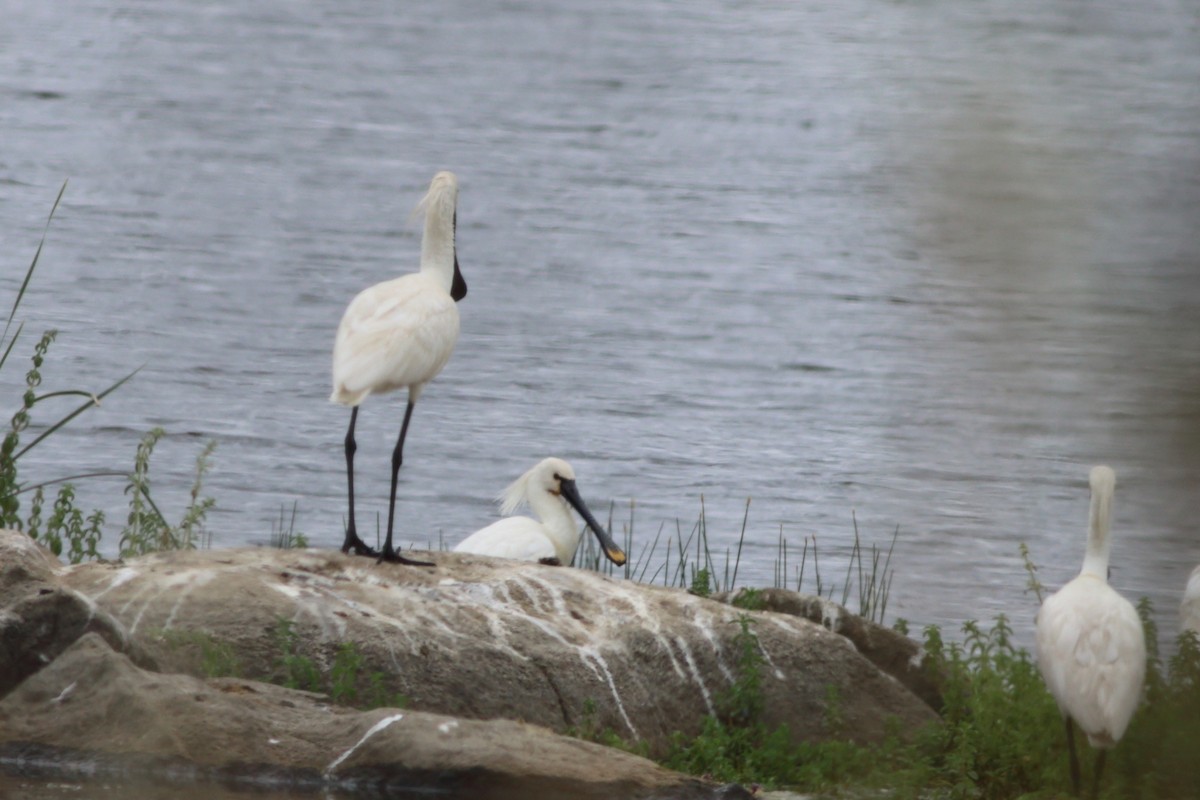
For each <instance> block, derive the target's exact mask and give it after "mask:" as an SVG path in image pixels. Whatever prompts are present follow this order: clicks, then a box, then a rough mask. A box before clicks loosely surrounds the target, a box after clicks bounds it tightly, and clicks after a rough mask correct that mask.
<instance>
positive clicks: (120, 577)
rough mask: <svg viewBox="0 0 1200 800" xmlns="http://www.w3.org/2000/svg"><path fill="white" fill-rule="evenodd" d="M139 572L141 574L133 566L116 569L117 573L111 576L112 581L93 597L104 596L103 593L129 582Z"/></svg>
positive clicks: (97, 598) (96, 598)
mask: <svg viewBox="0 0 1200 800" xmlns="http://www.w3.org/2000/svg"><path fill="white" fill-rule="evenodd" d="M140 574H141V572H139V571H138V570H136V569H134V568H133V567H122V568H121V569H119V570H117V574H116V575H114V576H113V579H112V582H111V583H109V584H108V586H106V587H104V589H103V590H102V591H101V592H100V593H98V594H97V595H96V596H95V597H94V598H93V599H95V600H99V599H100V598H101V597H104V595H106V594H108V593H109V592H111V591H112V590H113V589H116V588H117V587H118V586H124V585H125V584H127V583H129V582H130V581H131V580H133V579H134V578H136V577H137V576H138V575H140Z"/></svg>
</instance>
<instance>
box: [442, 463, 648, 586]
mask: <svg viewBox="0 0 1200 800" xmlns="http://www.w3.org/2000/svg"><path fill="white" fill-rule="evenodd" d="M498 499H499V500H500V513H501V514H511V513H513V512H514V511H516V510H517V509H518V508H519V507H520V506H521V505H522V504H528V505H529V509H530V510H531V511H533V513H534V514H536V515H537V516H538V519H530V518H529V517H506V518H505V519H502V520H500V521H498V522H493V523H492V524H491V525H488V526H487V527H486V528H483V529H482V530H478V531H475V533H472V534H471V535H470V536H468V537H467V538H466V539H463V540H462V541H461V542H459V543H458V546H457V547H455V548H454V550H455V551H456V552H459V553H477V554H478V555H484V556H498V557H500V558H515V559H519V560H521V561H541V562H542V563H546V564H560V565H561V564H570V563H571V559H573V558H574V557H575V551H576V550H577V549H578V548H579V533H580V532H579V528H578V527H577V526H576V525H575V518H574V517H572V516H571V508H572V507H573V508H574V509H575V510H576V511H578V512H579V516H581V517H583V519H584V521H585V522H586V523H587V526H588V527H589V528H591V529H592V533H594V534H596V538H597V539H599V540H600V547H601V549H603V550H604V555H605V556H607V557H608V560H609V561H611V562H613V563H614V564H616V565H617V566H621V565H622V564H624V563H625V553H624V551H623V550H621V548H620V547H617V543H616V542H614V541H613V540H612V538H611V537H610V536H609V535H608V532H607V531H605V530H604V528H603V527H602V526H601V525H600V523H599V522H596V518H595V517H593V516H592V512H591V511H589V510H588V507H587V506H586V505H585V504H584V502H583V498H582V497H580V496H579V489H578V488H576V486H575V470H573V469H571V465H570V464H568V463H567V462H566V461H563V460H562V459H561V458H547V459H544V460H542V461H540V462H538V463H537V464H536V465H535V466H534V467H533V469H531V470H529V471H528V472H526V473H525V474H524V475H522V476H521V477H519V478H517V479H516V480H515V481H513V483H512V485H511V486H509V487H508V488H507V489H505V490H504V493H503V494H502V495H500V497H499V498H498ZM568 503H570V506H568V505H567V504H568Z"/></svg>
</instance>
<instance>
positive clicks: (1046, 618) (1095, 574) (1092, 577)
mask: <svg viewBox="0 0 1200 800" xmlns="http://www.w3.org/2000/svg"><path fill="white" fill-rule="evenodd" d="M1089 481H1090V483H1091V486H1092V503H1091V512H1090V515H1089V516H1090V523H1089V526H1088V538H1087V551H1086V554H1085V555H1084V557H1083V569H1081V570H1080V571H1079V576H1078V577H1076V578H1075V579H1074V580H1072V581H1070V582H1069V583H1067V585H1066V586H1064V587H1062V588H1061V589H1059V590H1058V591H1057V592H1055V593H1054V594H1052V595H1050V596H1049V597H1047V598H1046V600H1045V602H1043V603H1042V608H1041V610H1040V611H1038V615H1037V661H1038V669H1040V670H1041V673H1042V678H1043V680H1045V681H1046V687H1047V688H1048V689H1049V690H1050V694H1052V695H1054V700H1055V701H1056V702H1057V703H1058V709H1059V711H1061V712H1062V715H1063V719H1064V720H1065V721H1066V726H1067V750H1068V752H1069V754H1070V759H1071V786H1072V789H1073V790H1074V792H1075V794H1076V795H1078V794H1079V760H1078V758H1077V757H1076V755H1075V733H1074V727H1073V725H1072V720H1074V724H1077V725H1079V728H1080V730H1082V731H1083V732H1084V734H1085V735H1086V736H1087V738H1088V742H1089V743H1090V744H1091V745H1092V747H1096V748H1099V749H1100V753H1099V755H1098V756H1097V758H1096V768H1095V775H1094V776H1093V783H1092V797H1095V796H1096V793H1097V792H1098V791H1099V788H1100V774H1101V772H1102V771H1103V769H1104V757H1105V754H1106V753H1107V752H1108V750H1109V748H1111V747H1113V746H1114V745H1115V744H1116V743H1117V742H1118V741H1119V740H1120V738H1121V736H1122V735H1123V734H1124V733H1125V728H1126V726H1127V725H1129V720H1130V718H1131V717H1132V716H1133V712H1134V709H1136V708H1137V705H1138V699H1139V697H1140V696H1141V693H1142V680H1143V678H1145V674H1146V642H1145V638H1144V637H1143V634H1142V621H1141V620H1140V619H1139V618H1138V615H1137V612H1136V611H1135V610H1134V608H1133V604H1132V603H1130V602H1129V601H1128V600H1126V599H1125V598H1124V597H1121V595H1119V594H1117V592H1116V591H1115V590H1114V589H1113V588H1112V587H1111V586H1109V585H1108V554H1109V549H1110V541H1109V537H1108V529H1109V520H1110V518H1111V516H1112V498H1113V488H1114V487H1115V486H1116V482H1117V477H1116V475H1115V474H1114V473H1113V471H1112V470H1111V469H1109V468H1108V467H1093V468H1092V471H1091V475H1090V476H1089Z"/></svg>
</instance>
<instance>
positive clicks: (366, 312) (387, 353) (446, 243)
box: [330, 172, 467, 563]
mask: <svg viewBox="0 0 1200 800" xmlns="http://www.w3.org/2000/svg"><path fill="white" fill-rule="evenodd" d="M457 203H458V179H457V178H456V177H455V176H454V173H452V172H439V173H438V174H437V175H435V176H434V177H433V181H432V182H430V184H429V191H428V193H426V195H425V197H424V199H423V200H421V203H420V204H419V205H418V206H417V210H418V211H424V213H425V231H424V235H423V237H422V239H421V269H420V271H419V272H415V273H411V274H409V275H404V276H402V277H400V278H395V279H393V280H390V281H384V282H383V283H378V284H375V285H374V286H371V287H370V288H368V289H364V290H363V291H362V292H359V294H358V295H357V296H356V297H355V298H354V299H353V300H352V301H350V305H349V306H348V307H347V308H346V313H345V314H344V315H343V316H342V321H341V324H340V325H339V326H338V331H337V338H336V340H335V341H334V346H333V394H332V396H331V397H330V400H332V401H333V402H335V403H341V404H342V405H346V406H350V407H351V409H352V411H351V414H350V427H349V429H348V430H347V432H346V442H345V447H346V476H347V483H348V485H349V499H350V512H349V517H348V520H347V525H346V538H345V540H344V541H343V543H342V552H348V551H350V550H354V552H355V553H358V554H360V555H375V551H374V550H373V549H372V548H370V547H368V546H367V545H366V544H364V543H363V541H362V540H361V539H360V538H359V537H358V532H357V529H356V526H355V521H354V451H355V449H356V446H355V442H354V425H355V423H356V421H357V419H358V406H359V404H360V403H362V402H363V401H364V400H366V399H367V398H368V397H369V396H371V395H373V394H382V393H384V392H391V391H396V390H397V389H407V390H408V404H407V406H406V408H405V411H404V422H403V423H402V424H401V426H400V437H399V439H398V440H397V441H396V448H395V450H393V452H392V484H391V496H390V498H389V503H388V527H387V538H386V540H385V542H384V548H383V552H382V554H380V555H381V557H382V558H383V559H386V560H389V561H399V562H402V563H424V562H411V561H409V560H408V559H405V558H402V557H400V556H398V555H397V554H396V552H395V550H394V549H393V547H392V530H393V525H394V518H395V507H396V476H397V473H398V472H399V469H400V465H401V463H402V461H403V452H404V438H405V436H406V434H407V432H408V423H409V420H410V418H411V417H412V411H413V407H414V405H415V404H416V402H417V398H419V397H420V395H421V390H422V389H424V388H425V384H427V383H428V382H429V381H431V380H433V378H434V377H435V376H436V375H437V374H438V373H439V372H441V371H442V367H444V366H446V362H447V361H449V360H450V354H451V353H452V352H454V344H455V342H456V341H457V340H458V307H457V305H456V303H457V302H458V301H459V300H461V299H462V298H463V297H465V296H466V293H467V285H466V283H465V282H464V281H463V278H462V273H461V272H460V271H459V268H458V254H457V249H456V245H455V227H456V208H457Z"/></svg>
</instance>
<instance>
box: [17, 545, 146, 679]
mask: <svg viewBox="0 0 1200 800" xmlns="http://www.w3.org/2000/svg"><path fill="white" fill-rule="evenodd" d="M60 567H61V565H59V564H58V562H57V560H56V559H55V558H54V556H53V555H51V554H50V553H49V551H47V550H45V549H43V548H42V547H40V546H39V545H37V544H36V543H35V542H34V541H33V540H31V539H30V538H29V537H28V536H26V535H25V534H23V533H20V532H18V531H0V697H3V696H4V695H5V694H7V693H8V692H9V691H11V690H12V689H13V688H14V687H16V686H17V685H18V684H19V683H20V682H21V681H23V680H24V679H25V678H26V677H28V676H29V675H32V674H33V673H34V672H36V671H37V670H39V669H41V668H42V667H43V666H45V665H46V664H48V663H50V662H51V661H52V660H54V658H55V657H56V656H57V655H58V654H59V653H61V652H62V651H63V650H65V649H66V648H67V647H69V646H70V645H71V644H72V643H73V642H74V641H75V640H76V639H78V638H79V637H80V636H82V635H83V634H84V633H87V632H94V633H98V634H100V635H101V636H103V637H104V639H105V640H106V641H108V642H109V644H110V645H112V646H113V647H114V648H117V649H119V650H122V651H126V652H129V653H130V654H131V655H133V657H134V658H136V659H137V660H138V661H139V663H142V664H145V665H147V666H149V665H150V664H151V663H152V661H151V659H150V658H149V657H148V656H147V655H146V654H145V652H144V651H143V650H142V649H141V648H140V647H139V646H138V645H137V644H136V643H132V642H130V641H129V639H128V638H127V636H126V634H125V629H124V627H123V626H121V625H120V624H118V623H117V622H116V621H115V620H114V619H113V618H112V617H111V616H110V615H109V614H108V613H107V612H106V611H102V610H100V609H98V608H96V606H95V604H94V603H92V602H91V601H90V600H88V599H87V598H86V597H84V596H83V595H81V594H79V593H78V592H75V591H72V590H70V589H67V588H64V587H62V586H60V585H59V583H58V579H57V577H56V571H57V570H58V569H59V568H60Z"/></svg>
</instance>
